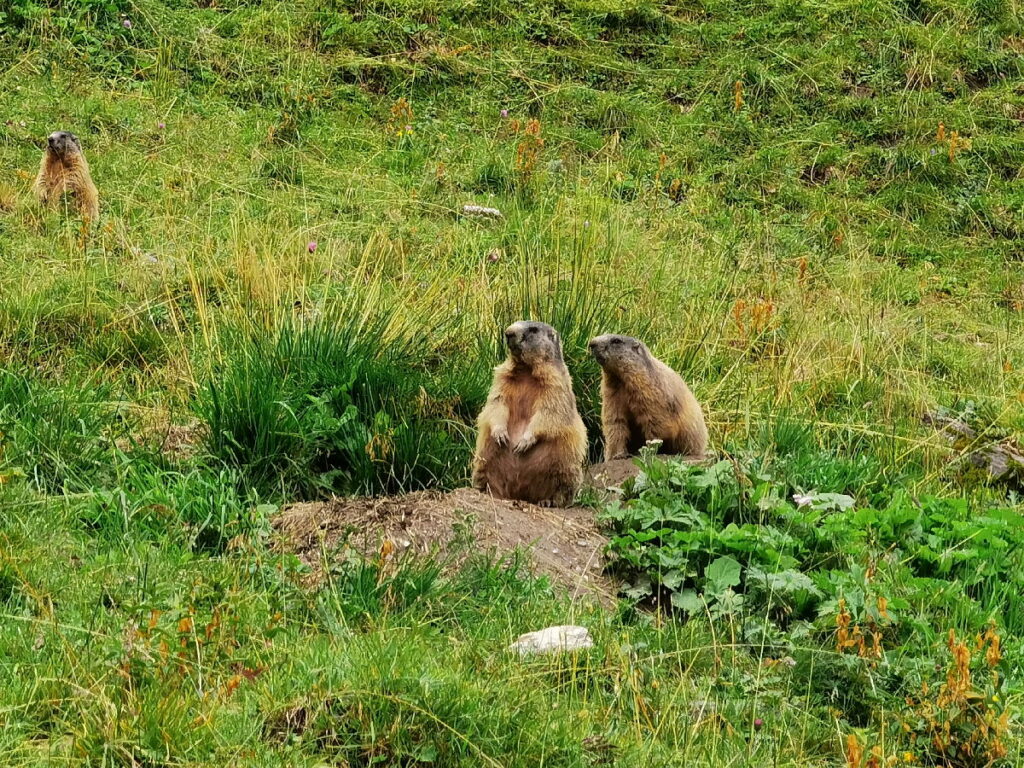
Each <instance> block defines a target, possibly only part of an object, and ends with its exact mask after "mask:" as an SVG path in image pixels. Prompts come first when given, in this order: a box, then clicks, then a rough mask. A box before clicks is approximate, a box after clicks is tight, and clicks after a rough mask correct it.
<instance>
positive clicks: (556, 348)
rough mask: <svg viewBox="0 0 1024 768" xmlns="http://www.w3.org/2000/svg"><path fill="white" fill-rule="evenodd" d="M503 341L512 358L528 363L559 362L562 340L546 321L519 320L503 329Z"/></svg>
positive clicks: (560, 359)
mask: <svg viewBox="0 0 1024 768" xmlns="http://www.w3.org/2000/svg"><path fill="white" fill-rule="evenodd" d="M505 343H506V344H508V351H509V354H511V355H512V358H513V359H514V360H517V361H519V362H521V363H526V364H528V365H534V364H536V363H561V362H562V340H561V339H559V338H558V332H557V331H555V329H554V328H552V327H551V326H550V325H548V324H547V323H535V322H533V321H531V320H520V321H519V322H518V323H512V325H510V326H509V327H508V328H506V329H505Z"/></svg>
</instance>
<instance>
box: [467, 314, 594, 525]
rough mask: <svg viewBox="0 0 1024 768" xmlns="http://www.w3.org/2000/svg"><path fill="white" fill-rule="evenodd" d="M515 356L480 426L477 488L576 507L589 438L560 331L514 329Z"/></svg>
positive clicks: (509, 336) (502, 371)
mask: <svg viewBox="0 0 1024 768" xmlns="http://www.w3.org/2000/svg"><path fill="white" fill-rule="evenodd" d="M505 340H506V342H507V344H508V350H509V356H508V359H507V360H505V362H503V363H502V364H501V365H499V366H498V367H497V368H495V370H494V384H493V385H492V386H491V392H490V394H489V395H488V397H487V404H486V405H485V406H484V409H483V411H481V413H480V418H479V419H478V420H477V425H478V427H479V430H480V431H479V434H478V435H477V443H476V455H475V456H474V457H473V487H474V488H478V489H480V490H481V491H485V492H489V493H491V494H493V495H494V496H497V497H499V498H502V499H519V500H521V501H529V502H532V503H534V504H540V505H542V506H560V507H565V506H569V505H570V504H571V503H572V501H573V499H574V498H575V496H576V490H577V489H578V488H579V485H580V482H581V481H582V479H583V477H582V475H583V472H582V468H583V461H584V459H585V458H586V453H587V431H586V428H585V427H584V426H583V419H581V418H580V415H579V412H577V410H576V396H575V395H574V394H573V391H572V379H571V378H570V377H569V370H568V369H567V368H566V367H565V362H564V361H563V360H562V345H561V342H560V341H559V338H558V334H557V333H556V332H555V329H554V328H552V327H551V326H550V325H547V324H545V323H533V322H518V323H513V324H512V325H510V326H509V327H508V329H507V330H506V331H505Z"/></svg>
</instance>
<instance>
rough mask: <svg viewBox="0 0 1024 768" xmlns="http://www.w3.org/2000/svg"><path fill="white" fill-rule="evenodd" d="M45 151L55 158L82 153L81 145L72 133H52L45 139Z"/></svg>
mask: <svg viewBox="0 0 1024 768" xmlns="http://www.w3.org/2000/svg"><path fill="white" fill-rule="evenodd" d="M46 149H47V151H48V152H50V153H51V154H53V155H56V156H57V157H70V156H71V155H74V154H77V153H79V152H81V151H82V144H81V142H80V141H79V140H78V137H77V136H75V134H73V133H70V132H68V131H54V132H53V133H51V134H50V135H49V136H48V137H47V139H46Z"/></svg>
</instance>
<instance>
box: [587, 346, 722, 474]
mask: <svg viewBox="0 0 1024 768" xmlns="http://www.w3.org/2000/svg"><path fill="white" fill-rule="evenodd" d="M590 352H591V354H593V356H594V358H595V359H596V360H597V362H598V363H599V364H600V365H601V370H602V374H601V424H602V427H603V431H604V457H605V461H610V460H611V459H621V458H624V457H626V456H631V455H636V454H637V453H639V451H640V449H641V448H642V447H643V446H644V443H646V442H647V441H648V440H661V441H662V444H661V448H660V452H661V453H679V454H685V455H687V456H703V455H704V452H705V451H706V450H707V447H708V429H707V427H706V426H705V425H704V414H702V413H701V410H700V403H698V402H697V399H696V398H695V397H694V396H693V393H692V392H691V391H690V388H689V387H688V386H686V382H684V381H683V379H682V377H680V375H679V374H678V373H676V372H675V371H673V370H672V369H671V368H669V367H668V366H667V365H665V364H664V363H663V362H661V361H660V360H658V359H657V358H656V357H654V356H653V355H652V354H651V352H650V350H648V349H647V347H646V346H645V345H644V343H643V342H642V341H639V340H638V339H634V338H631V337H629V336H616V335H613V334H609V335H607V336H598V337H597V338H596V339H593V340H592V341H591V342H590Z"/></svg>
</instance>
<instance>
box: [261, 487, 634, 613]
mask: <svg viewBox="0 0 1024 768" xmlns="http://www.w3.org/2000/svg"><path fill="white" fill-rule="evenodd" d="M273 526H274V530H275V532H276V534H277V537H278V541H277V546H278V547H280V548H282V549H284V550H285V551H290V552H294V553H296V554H297V555H298V556H299V558H300V559H301V560H302V561H303V562H305V563H306V564H307V565H309V566H310V567H311V568H312V569H313V572H314V574H317V573H319V572H320V571H321V569H322V566H323V564H324V562H325V558H327V559H328V560H329V558H330V557H332V556H336V553H337V552H338V550H339V548H340V547H344V546H348V547H351V548H352V549H354V550H355V551H356V552H358V553H359V554H361V555H363V556H366V557H379V556H381V554H382V553H384V554H385V556H387V557H395V556H401V554H402V553H408V552H414V553H419V554H429V553H438V554H440V555H452V556H454V558H455V560H456V561H457V560H458V559H460V558H461V557H462V556H463V555H464V554H465V553H464V552H463V551H461V550H462V546H461V544H462V542H463V541H464V540H465V537H464V535H463V533H464V532H466V533H468V534H469V535H470V537H471V540H472V542H473V546H474V548H475V549H477V550H482V551H489V552H494V553H496V554H498V555H506V554H508V553H511V552H512V551H514V550H516V549H522V550H524V551H526V552H528V554H529V556H530V559H531V562H532V564H533V567H534V570H535V572H536V573H537V574H544V575H547V576H548V577H550V578H551V580H552V582H553V583H554V584H556V585H557V586H559V587H562V588H564V589H565V590H566V591H567V592H568V593H569V594H570V595H571V596H572V597H573V598H574V599H575V598H577V597H583V596H589V597H594V598H597V599H598V600H600V601H602V602H607V601H611V600H612V599H613V598H614V596H615V592H616V588H615V584H614V582H613V580H612V579H611V578H610V577H609V576H607V575H606V574H605V573H604V565H605V559H604V549H605V545H606V544H607V543H608V539H607V538H606V537H605V536H604V535H603V534H602V533H601V532H600V530H599V529H598V526H597V522H596V512H595V511H594V510H593V509H589V508H586V507H569V508H552V509H546V508H541V507H538V506H535V505H533V504H527V503H525V502H521V501H505V500H502V499H495V498H493V497H491V496H488V495H486V494H483V493H480V492H479V491H476V490H473V489H470V488H461V489H459V490H456V491H452V492H450V493H439V492H434V491H423V492H420V493H412V494H408V495H405V496H390V497H383V498H376V499H348V498H335V499H331V500H330V501H326V502H311V503H302V504H293V505H292V506H290V507H287V508H285V509H284V510H283V511H282V512H281V514H280V515H279V516H278V517H277V518H275V520H274V521H273Z"/></svg>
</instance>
